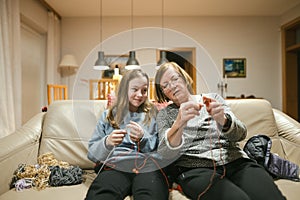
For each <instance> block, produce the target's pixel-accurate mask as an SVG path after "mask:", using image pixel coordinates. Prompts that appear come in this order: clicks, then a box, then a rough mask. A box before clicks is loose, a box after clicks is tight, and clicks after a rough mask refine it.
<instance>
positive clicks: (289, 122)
mask: <svg viewBox="0 0 300 200" xmlns="http://www.w3.org/2000/svg"><path fill="white" fill-rule="evenodd" d="M273 112H274V116H275V120H276V124H277V129H278V135H279V137H280V141H281V144H282V148H283V150H284V156H285V159H287V160H289V161H292V162H294V163H296V164H297V165H300V159H299V158H300V123H299V122H297V121H296V120H294V119H293V118H291V117H289V116H288V115H286V114H285V113H283V112H282V111H280V110H277V109H275V108H274V109H273Z"/></svg>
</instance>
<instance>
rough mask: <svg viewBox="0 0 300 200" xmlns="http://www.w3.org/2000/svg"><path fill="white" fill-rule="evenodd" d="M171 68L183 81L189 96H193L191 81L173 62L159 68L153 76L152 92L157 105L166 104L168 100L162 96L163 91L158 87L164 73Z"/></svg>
mask: <svg viewBox="0 0 300 200" xmlns="http://www.w3.org/2000/svg"><path fill="white" fill-rule="evenodd" d="M171 67H172V68H173V69H174V70H175V71H176V72H177V73H178V74H179V75H180V77H181V78H182V79H183V81H184V82H185V83H186V85H187V88H188V90H189V92H190V93H191V94H194V91H193V87H192V85H193V79H192V78H191V77H190V76H189V75H188V73H186V71H184V69H182V68H181V67H180V66H179V65H178V64H177V63H175V62H167V63H165V64H163V65H161V66H160V68H159V69H158V70H157V71H156V74H155V85H154V87H155V92H154V98H155V100H156V101H157V102H158V103H164V102H168V101H169V100H170V99H169V98H168V97H167V96H166V95H165V94H164V92H163V90H162V89H161V86H160V80H161V78H162V77H163V75H164V73H165V72H166V71H167V70H168V69H169V68H171Z"/></svg>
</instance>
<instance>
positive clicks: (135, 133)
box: [126, 121, 144, 142]
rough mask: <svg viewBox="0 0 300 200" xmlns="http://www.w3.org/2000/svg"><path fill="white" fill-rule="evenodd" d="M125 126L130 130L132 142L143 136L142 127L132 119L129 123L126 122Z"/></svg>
mask: <svg viewBox="0 0 300 200" xmlns="http://www.w3.org/2000/svg"><path fill="white" fill-rule="evenodd" d="M126 128H127V129H128V130H130V131H129V136H130V139H131V140H132V141H133V142H139V141H140V140H141V138H142V137H143V136H144V130H143V128H142V127H141V126H140V125H139V124H138V123H136V122H134V121H130V122H129V124H127V126H126Z"/></svg>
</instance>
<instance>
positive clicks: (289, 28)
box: [281, 17, 300, 121]
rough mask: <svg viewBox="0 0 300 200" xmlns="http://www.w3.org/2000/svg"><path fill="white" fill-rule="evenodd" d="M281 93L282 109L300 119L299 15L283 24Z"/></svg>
mask: <svg viewBox="0 0 300 200" xmlns="http://www.w3.org/2000/svg"><path fill="white" fill-rule="evenodd" d="M281 33H282V94H283V99H282V102H283V106H282V108H283V111H284V112H285V113H287V114H288V115H289V116H291V117H293V118H294V119H296V120H298V121H299V120H300V86H299V84H300V82H299V79H300V17H298V18H296V19H295V20H293V21H291V22H289V23H287V24H285V25H283V26H282V27H281Z"/></svg>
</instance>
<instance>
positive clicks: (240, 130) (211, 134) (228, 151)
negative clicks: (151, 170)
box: [157, 93, 248, 167]
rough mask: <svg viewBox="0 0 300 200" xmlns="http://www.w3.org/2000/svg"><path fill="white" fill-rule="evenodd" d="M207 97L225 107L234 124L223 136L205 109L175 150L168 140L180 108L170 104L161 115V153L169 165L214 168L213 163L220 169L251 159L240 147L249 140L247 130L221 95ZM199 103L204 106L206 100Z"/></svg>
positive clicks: (159, 119)
mask: <svg viewBox="0 0 300 200" xmlns="http://www.w3.org/2000/svg"><path fill="white" fill-rule="evenodd" d="M204 95H205V96H207V97H210V98H213V99H216V100H217V101H218V102H220V103H222V104H223V106H224V112H225V113H227V114H229V115H230V117H231V120H232V123H231V126H230V128H229V129H228V130H227V131H226V132H223V131H222V127H221V126H220V125H218V124H217V123H216V122H215V121H214V120H213V118H212V117H211V116H210V115H209V114H208V112H207V111H206V109H205V107H203V108H202V109H201V110H200V115H199V116H196V117H195V118H193V119H191V120H190V121H188V123H187V126H186V127H185V128H184V130H183V140H182V144H181V145H179V146H178V147H171V146H170V145H169V142H168V141H167V139H166V133H167V131H168V130H169V129H170V128H171V126H172V124H173V123H174V121H175V120H176V117H177V114H178V110H179V107H178V106H177V105H175V104H170V105H168V106H167V107H166V108H164V109H162V110H160V112H159V113H158V115H157V125H158V132H159V140H160V143H159V147H158V152H159V153H160V154H161V155H162V156H163V158H164V159H167V160H169V162H173V161H175V160H176V165H177V166H181V167H212V166H213V161H212V160H214V161H215V164H216V165H217V166H220V165H224V164H227V163H229V162H231V161H234V160H236V159H238V158H241V157H245V158H248V157H247V155H246V154H245V152H243V151H242V149H240V148H239V146H238V142H239V141H241V140H243V139H245V137H246V134H247V129H246V126H245V125H244V124H243V123H242V122H241V121H240V120H239V119H237V118H236V117H235V115H234V114H233V113H232V111H231V110H230V107H229V106H228V105H226V102H225V100H224V99H223V98H222V97H221V96H220V95H218V94H215V93H209V94H204ZM198 99H200V100H199V101H200V102H201V103H203V102H202V98H198Z"/></svg>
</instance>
